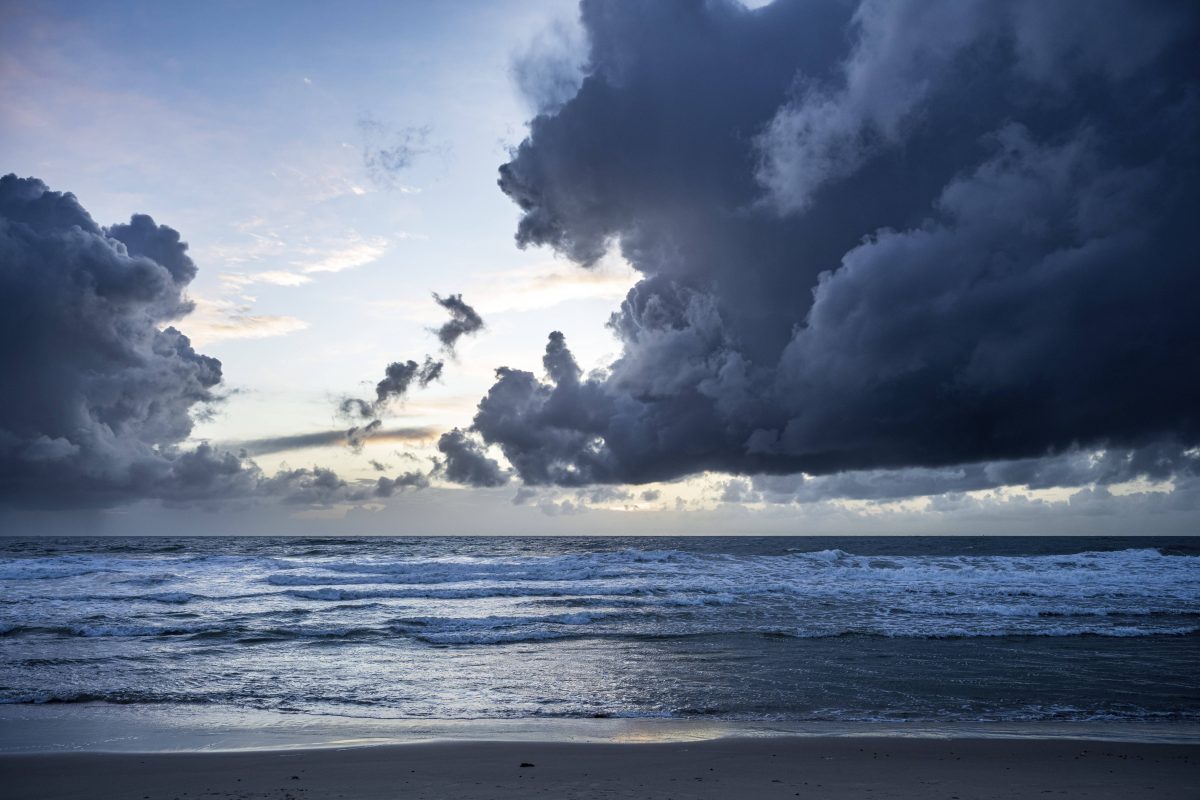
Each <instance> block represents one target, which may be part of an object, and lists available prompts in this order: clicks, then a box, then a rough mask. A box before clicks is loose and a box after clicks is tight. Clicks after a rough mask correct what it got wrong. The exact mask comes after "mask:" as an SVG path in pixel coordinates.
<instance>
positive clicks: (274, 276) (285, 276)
mask: <svg viewBox="0 0 1200 800" xmlns="http://www.w3.org/2000/svg"><path fill="white" fill-rule="evenodd" d="M220 277H221V284H222V286H224V287H225V288H226V289H229V290H230V291H240V290H241V289H243V288H244V287H246V286H251V285H253V284H256V283H265V284H269V285H271V286H303V285H304V284H306V283H311V282H312V278H310V277H308V276H307V275H301V274H299V273H296V272H288V271H286V270H267V271H265V272H249V273H247V272H222V273H221V276H220Z"/></svg>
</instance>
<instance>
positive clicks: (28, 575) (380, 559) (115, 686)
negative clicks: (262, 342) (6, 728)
mask: <svg viewBox="0 0 1200 800" xmlns="http://www.w3.org/2000/svg"><path fill="white" fill-rule="evenodd" d="M0 705H3V706H4V707H7V708H8V713H7V717H6V718H7V719H14V718H15V719H23V718H25V717H23V716H22V714H21V713H19V710H20V709H33V708H34V707H47V706H54V707H55V708H56V709H57V710H56V712H55V717H54V718H55V719H57V720H59V723H58V724H61V725H63V726H69V724H70V720H71V719H72V717H71V713H72V711H71V709H72V708H81V709H82V708H85V707H86V708H87V709H89V710H90V711H89V713H92V714H95V713H96V709H97V708H101V709H103V708H117V707H120V708H122V709H124V710H125V712H126V713H130V712H131V711H133V712H136V711H137V710H139V709H140V710H150V711H153V712H154V713H157V714H159V715H160V716H162V715H163V714H167V715H170V714H172V713H175V711H178V712H179V713H182V714H185V715H186V714H188V713H193V714H194V713H195V712H196V711H197V710H204V709H209V710H219V711H221V712H222V713H224V714H225V715H226V717H227V718H236V717H237V715H238V714H246V715H251V716H252V715H253V714H263V713H269V714H270V715H273V717H272V718H283V717H288V718H292V719H297V718H298V719H307V720H319V719H322V718H326V719H328V718H341V719H359V720H374V721H376V722H378V721H381V720H382V721H388V720H394V721H410V722H411V721H414V720H537V719H575V720H584V719H661V720H684V721H685V720H727V721H739V720H740V721H756V722H760V723H793V724H801V723H821V722H826V723H839V724H845V725H853V724H857V723H887V724H890V725H893V726H904V725H921V724H930V723H976V724H977V723H1007V724H1010V725H1012V724H1021V723H1036V722H1040V721H1041V722H1044V721H1059V722H1064V721H1065V722H1093V723H1094V722H1105V721H1109V722H1122V721H1125V722H1137V723H1139V724H1142V725H1156V724H1162V725H1179V724H1186V725H1188V726H1191V729H1195V726H1196V723H1197V722H1200V539H1195V538H1171V539H1167V538H1146V537H1129V538H1080V537H1070V538H1066V537H1062V538H1060V537H1043V536H1037V537H1034V536H1030V537H859V536H855V537H737V536H729V537H699V536H695V537H693V536H680V537H669V538H668V537H661V538H659V537H655V538H647V537H504V538H497V537H444V538H435V537H410V538H390V537H359V538H333V537H331V538H288V537H269V538H244V537H238V538H227V537H196V538H168V537H140V538H133V537H130V538H57V539H49V538H26V539H22V538H0ZM14 712H18V713H16V716H15V717H14ZM247 718H250V717H247ZM48 735H51V736H52V735H53V734H52V733H51V734H48Z"/></svg>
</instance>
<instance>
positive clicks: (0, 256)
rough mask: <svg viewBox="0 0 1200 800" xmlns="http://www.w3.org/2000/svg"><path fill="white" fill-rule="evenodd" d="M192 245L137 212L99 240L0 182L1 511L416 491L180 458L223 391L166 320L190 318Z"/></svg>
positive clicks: (66, 209)
mask: <svg viewBox="0 0 1200 800" xmlns="http://www.w3.org/2000/svg"><path fill="white" fill-rule="evenodd" d="M187 249H188V248H187V245H186V244H185V243H184V242H183V241H182V240H181V238H180V235H179V233H178V232H176V231H175V230H173V229H171V228H169V227H167V226H165V225H159V224H157V223H156V222H155V221H154V220H153V219H151V218H150V217H149V216H146V215H144V214H135V215H134V216H133V217H132V218H131V220H130V221H129V223H128V224H118V225H112V226H110V227H108V228H103V227H101V226H99V225H97V224H96V223H95V222H94V221H93V220H92V218H91V216H90V215H88V213H87V211H85V210H84V208H83V207H82V206H81V205H80V204H79V202H78V200H76V198H75V197H74V195H71V194H69V193H61V192H55V191H51V190H50V189H49V188H48V187H47V186H46V185H45V184H44V183H42V182H41V181H39V180H37V179H35V178H18V177H17V176H15V175H6V176H4V177H2V178H0V306H2V307H0V363H3V364H4V366H5V380H4V381H3V382H0V505H5V506H28V507H51V508H64V507H89V506H91V507H98V506H112V505H120V504H123V503H129V502H133V501H137V500H145V499H156V500H161V501H164V502H167V503H171V504H190V503H213V502H221V501H227V500H232V499H238V500H254V499H262V498H272V499H280V500H283V501H285V502H288V503H299V504H329V503H334V502H344V501H347V500H356V499H364V498H366V497H369V496H386V495H387V494H390V493H392V492H394V491H395V487H396V486H398V485H401V486H410V485H411V486H417V487H418V488H419V486H420V485H422V484H420V482H419V481H414V480H413V479H412V478H411V477H408V476H404V475H402V476H400V477H398V478H395V479H391V483H389V484H387V485H384V484H376V486H375V487H374V490H373V491H372V490H371V489H370V488H367V487H360V486H357V485H354V484H350V483H348V482H346V481H345V480H343V479H341V478H340V477H338V476H337V475H336V474H335V473H333V472H331V471H330V470H327V469H322V468H319V467H314V468H303V469H285V470H283V471H281V472H279V473H277V474H276V475H274V476H267V475H265V474H263V472H262V471H261V470H260V469H259V468H258V466H257V465H255V464H254V462H252V461H250V460H248V458H247V457H246V455H245V454H244V453H243V452H238V453H234V452H231V451H230V450H228V449H219V448H215V447H213V446H211V445H209V444H200V445H198V446H196V447H194V448H191V449H187V448H185V447H184V442H185V441H186V440H187V439H188V437H189V436H190V434H191V432H192V426H193V419H194V418H196V417H197V416H201V415H203V414H205V413H208V409H210V407H211V406H212V404H213V403H215V402H217V401H218V400H219V399H220V396H219V395H218V390H219V387H220V385H221V379H222V371H221V363H220V361H218V360H217V359H215V358H212V357H210V356H206V355H203V354H201V353H198V352H196V350H195V349H194V348H193V347H192V344H191V342H190V341H189V339H188V337H187V336H185V335H183V334H182V333H180V332H179V331H178V330H177V329H176V328H175V327H173V326H172V324H171V323H174V322H177V321H178V320H179V319H180V318H181V317H184V316H185V315H186V314H188V313H189V312H190V311H191V310H192V308H193V304H192V303H191V302H190V301H189V300H188V298H187V296H186V291H185V290H186V287H187V285H188V284H189V283H190V282H191V280H192V279H193V278H194V277H195V275H196V265H195V264H194V263H193V262H192V260H191V258H190V257H189V256H188V252H187ZM372 432H373V433H379V432H377V431H374V430H372ZM343 435H344V434H342V433H340V432H339V436H343ZM342 441H345V440H344V438H343V439H342ZM259 444H260V445H262V444H263V442H261V441H260V442H259ZM276 444H277V445H280V444H282V445H284V446H283V447H277V448H276V449H286V445H288V444H289V443H286V442H278V441H277V442H276ZM290 444H292V445H294V444H296V443H295V442H291V443H290ZM260 450H262V451H269V450H270V448H269V447H266V448H265V449H263V448H260Z"/></svg>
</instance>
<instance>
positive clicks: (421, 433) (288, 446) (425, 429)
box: [220, 426, 442, 456]
mask: <svg viewBox="0 0 1200 800" xmlns="http://www.w3.org/2000/svg"><path fill="white" fill-rule="evenodd" d="M441 433H442V431H441V429H439V428H433V427H429V426H417V427H408V428H390V429H387V430H380V431H377V432H374V433H372V434H371V437H370V441H371V443H378V444H384V443H391V444H396V443H410V442H425V441H431V440H433V439H434V438H436V437H437V436H438V435H440V434H441ZM347 444H348V442H347V438H346V431H345V430H344V429H342V428H339V429H337V430H326V431H313V432H311V433H297V434H290V435H284V436H268V437H265V438H262V439H247V440H245V441H240V442H226V443H223V444H221V445H220V447H221V448H222V449H227V450H231V451H233V452H237V451H240V450H245V451H246V455H248V456H263V455H268V454H270V453H285V452H288V451H291V450H307V449H309V448H314V447H345V446H347Z"/></svg>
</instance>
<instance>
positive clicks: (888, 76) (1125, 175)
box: [0, 0, 1200, 535]
mask: <svg viewBox="0 0 1200 800" xmlns="http://www.w3.org/2000/svg"><path fill="white" fill-rule="evenodd" d="M1197 16H1198V15H1197V11H1196V9H1195V8H1193V7H1191V6H1190V5H1189V4H1182V3H1155V2H1150V3H1146V2H1123V1H1122V0H1106V1H1105V2H1094V3H1082V2H1079V3H1072V2H1064V3H1056V4H1045V3H1040V2H1033V1H1032V0H1013V2H1009V3H1004V4H997V3H992V2H971V1H969V0H953V1H951V0H928V1H924V2H915V1H914V2H907V1H906V0H900V1H898V2H887V3H883V2H874V1H873V0H862V2H851V1H850V0H828V1H825V0H819V1H815V2H792V1H790V0H777V2H774V3H770V4H763V3H754V4H751V5H750V6H747V5H743V4H741V3H738V2H734V0H729V1H728V2H724V1H719V0H712V1H711V2H684V1H683V0H680V1H679V2H647V3H640V2H639V3H630V2H613V1H609V2H601V1H596V2H593V1H592V0H585V2H583V3H582V4H576V3H573V2H566V1H562V2H560V1H558V0H555V1H553V2H551V1H550V0H546V1H545V2H531V1H525V2H486V3H485V2H466V1H465V0H464V1H463V2H451V3H416V2H411V3H405V2H391V3H369V2H350V3H344V4H338V5H337V6H334V5H331V4H318V3H271V2H258V3H240V2H229V3H221V2H215V3H207V4H200V5H195V6H189V5H181V4H163V3H138V2H121V3H106V2H87V3H82V2H80V3H70V2H38V3H31V2H17V1H15V0H4V1H3V2H0V154H2V155H3V159H2V163H0V174H9V173H10V174H11V175H10V177H6V178H4V179H3V180H2V181H0V226H2V227H0V320H2V321H0V356H2V364H3V368H4V372H5V375H6V377H5V380H4V381H3V385H2V386H0V529H2V530H3V532H4V533H7V534H38V533H53V534H65V533H84V534H92V533H96V534H110V533H111V534H122V533H126V534H154V533H172V534H180V533H187V534H240V533H246V534H293V533H294V534H305V535H313V534H328V533H336V534H404V535H408V534H425V533H427V534H524V533H529V534H554V533H558V534H624V533H631V534H633V533H636V534H687V533H700V534H825V533H828V534H848V533H872V534H886V533H897V534H1040V533H1071V534H1141V533H1146V534H1177V533H1194V532H1196V531H1197V529H1200V525H1198V524H1197V523H1198V522H1200V424H1198V420H1197V414H1196V409H1197V408H1200V355H1198V354H1200V332H1198V331H1197V328H1196V326H1195V324H1194V316H1195V312H1194V298H1195V297H1196V296H1197V289H1200V275H1198V274H1197V272H1196V269H1195V267H1196V256H1197V252H1196V246H1195V244H1194V243H1193V241H1192V239H1191V237H1192V236H1193V233H1192V228H1193V227H1194V220H1195V219H1196V215H1197V212H1198V211H1200V203H1198V198H1197V178H1198V177H1200V176H1197V174H1196V172H1197V163H1198V161H1197V147H1198V145H1197V144H1196V143H1197V142H1200V135H1198V134H1200V131H1198V130H1197V128H1198V127H1200V124H1198V123H1200V109H1198V108H1197V104H1198V103H1200V92H1198V91H1197V90H1198V89H1200V86H1198V85H1197V75H1200V70H1197V66H1198V65H1197V63H1196V61H1197V55H1196V54H1197V52H1200V48H1196V47H1195V45H1196V38H1197V22H1198V20H1197Z"/></svg>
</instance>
